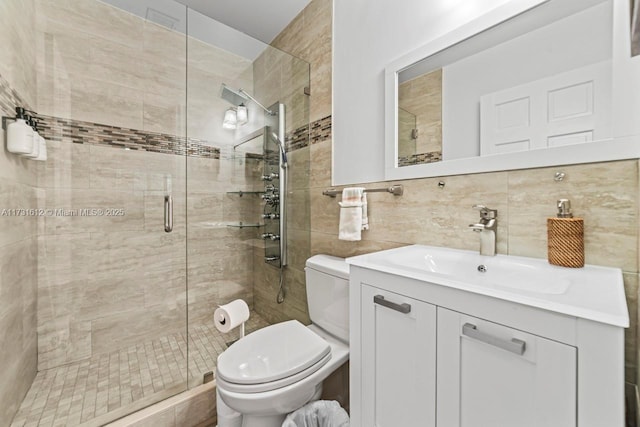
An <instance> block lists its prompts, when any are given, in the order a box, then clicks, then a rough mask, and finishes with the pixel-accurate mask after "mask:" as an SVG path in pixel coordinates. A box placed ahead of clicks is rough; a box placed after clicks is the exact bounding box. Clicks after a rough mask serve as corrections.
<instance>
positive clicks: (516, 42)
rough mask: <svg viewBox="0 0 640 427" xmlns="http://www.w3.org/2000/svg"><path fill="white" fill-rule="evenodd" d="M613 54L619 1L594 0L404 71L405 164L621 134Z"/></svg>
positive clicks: (400, 157) (400, 155) (400, 162)
mask: <svg viewBox="0 0 640 427" xmlns="http://www.w3.org/2000/svg"><path fill="white" fill-rule="evenodd" d="M550 3H554V2H550ZM555 3H556V4H558V3H559V2H555ZM546 10H547V9H544V7H543V8H540V10H538V11H535V10H534V12H536V13H537V14H538V15H540V16H543V17H544V16H545V15H544V13H545V11H546ZM525 15H527V14H525ZM523 16H524V15H523ZM536 22H537V24H536ZM540 22H543V24H542V25H541V24H540ZM611 58H612V2H611V1H585V2H583V3H581V4H579V5H577V6H573V9H571V8H570V7H564V8H563V7H559V8H558V7H557V6H556V10H554V11H553V14H550V19H546V20H544V19H540V17H539V16H538V17H537V18H536V19H529V20H527V18H526V17H518V18H516V19H514V20H511V21H508V22H506V23H503V24H501V25H499V26H498V27H496V28H493V29H491V30H488V31H485V32H483V33H481V34H478V35H476V36H474V37H472V38H470V39H467V40H465V41H463V42H461V43H459V44H457V45H454V46H451V47H449V48H448V49H445V50H443V51H441V52H439V53H437V54H435V55H432V56H430V57H428V58H426V59H424V60H422V61H420V62H417V63H415V64H413V65H411V66H409V67H407V68H405V69H403V70H400V71H399V72H398V86H397V94H398V98H397V117H398V119H397V120H398V121H397V127H396V129H397V141H396V143H397V166H398V167H403V166H410V165H416V164H422V163H431V162H438V161H441V160H445V161H446V160H453V159H462V158H469V157H477V156H483V157H484V156H492V155H496V154H505V153H516V152H526V151H531V150H544V149H549V148H554V147H561V146H565V145H573V144H583V143H588V142H592V141H596V140H605V139H608V138H611V113H610V112H611V102H612V72H611V70H612V61H611ZM414 117H415V119H414ZM414 123H415V124H414Z"/></svg>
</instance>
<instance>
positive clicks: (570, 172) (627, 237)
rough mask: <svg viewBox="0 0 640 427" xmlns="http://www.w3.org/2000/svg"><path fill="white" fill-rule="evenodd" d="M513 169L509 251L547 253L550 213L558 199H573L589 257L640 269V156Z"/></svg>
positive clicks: (589, 260)
mask: <svg viewBox="0 0 640 427" xmlns="http://www.w3.org/2000/svg"><path fill="white" fill-rule="evenodd" d="M560 169H562V170H563V171H564V172H565V173H566V174H567V176H566V178H565V179H564V180H563V181H562V182H556V181H554V180H553V175H554V173H555V171H557V170H559V168H542V169H530V170H523V171H513V172H509V253H510V254H511V255H523V256H533V257H536V258H546V256H547V248H546V236H547V234H546V218H548V217H553V216H555V213H556V208H555V204H556V201H557V200H558V199H560V198H568V199H570V200H571V204H572V207H573V211H574V214H575V216H576V217H582V218H584V220H585V261H586V262H587V263H589V264H598V265H607V266H612V267H620V268H622V269H623V270H625V271H631V272H635V271H638V257H637V254H636V251H637V246H638V237H637V234H638V170H637V162H636V161H622V162H609V163H594V164H588V165H575V166H564V167H562V168H560Z"/></svg>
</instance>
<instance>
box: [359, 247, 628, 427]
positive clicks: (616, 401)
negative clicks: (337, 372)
mask: <svg viewBox="0 0 640 427" xmlns="http://www.w3.org/2000/svg"><path fill="white" fill-rule="evenodd" d="M424 260H426V261H424ZM347 262H348V263H349V264H350V266H351V267H350V287H349V292H350V295H349V298H350V387H351V390H350V396H351V401H350V407H351V414H350V415H351V426H352V427H414V426H415V427H431V426H437V427H516V426H517V427H623V426H624V328H625V327H627V326H628V313H627V307H626V301H625V297H624V286H623V283H622V274H621V272H620V270H617V269H612V268H605V267H596V266H585V267H584V268H583V269H562V268H560V267H555V266H550V265H549V264H548V263H547V262H546V260H535V259H530V258H518V257H505V256H500V255H499V256H496V257H484V256H480V255H478V254H477V253H473V252H467V251H456V250H450V249H444V248H432V247H427V246H419V245H415V246H413V247H406V248H398V249H392V250H389V251H383V252H379V253H375V254H369V255H362V256H359V257H354V258H349V259H347ZM420 263H422V264H420ZM479 264H480V265H481V266H482V267H486V268H483V269H478V268H477V267H478V265H479ZM414 266H418V267H419V268H418V267H414ZM470 267H472V268H470ZM519 268H526V271H528V272H529V273H528V275H527V274H522V273H521V272H519V271H518V270H517V269H519ZM481 270H482V271H481ZM545 275H546V276H545ZM540 278H542V279H543V280H542V281H541V282H540V283H541V284H540V286H539V287H538V288H536V283H538V282H537V280H539V279H540ZM511 283H513V285H511Z"/></svg>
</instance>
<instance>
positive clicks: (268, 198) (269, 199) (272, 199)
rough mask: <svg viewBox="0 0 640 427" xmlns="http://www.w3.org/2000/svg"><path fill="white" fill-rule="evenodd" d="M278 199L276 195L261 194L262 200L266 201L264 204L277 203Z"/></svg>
mask: <svg viewBox="0 0 640 427" xmlns="http://www.w3.org/2000/svg"><path fill="white" fill-rule="evenodd" d="M279 199H280V198H279V197H278V195H277V194H263V195H262V200H264V201H266V202H276V203H277V202H278V200H279Z"/></svg>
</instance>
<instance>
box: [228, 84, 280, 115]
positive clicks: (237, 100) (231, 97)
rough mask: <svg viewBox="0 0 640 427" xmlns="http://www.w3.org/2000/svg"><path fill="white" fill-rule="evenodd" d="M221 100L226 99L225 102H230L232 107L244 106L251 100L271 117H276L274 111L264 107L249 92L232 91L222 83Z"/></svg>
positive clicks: (242, 90)
mask: <svg viewBox="0 0 640 427" xmlns="http://www.w3.org/2000/svg"><path fill="white" fill-rule="evenodd" d="M220 98H222V99H224V100H225V101H227V102H229V103H230V104H231V105H233V106H236V107H237V106H238V105H240V104H244V103H245V102H247V101H249V100H251V101H253V102H255V103H256V104H257V105H258V106H259V107H260V108H262V109H263V110H264V111H266V112H267V114H268V115H270V116H275V115H276V113H274V112H273V111H271V110H269V109H268V108H267V107H265V106H264V105H262V104H261V103H260V101H258V100H257V99H255V98H254V97H253V96H251V94H250V93H249V92H247V91H246V90H244V89H238V90H235V89H231V88H230V87H229V86H227V85H226V84H224V83H222V85H221V86H220Z"/></svg>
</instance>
